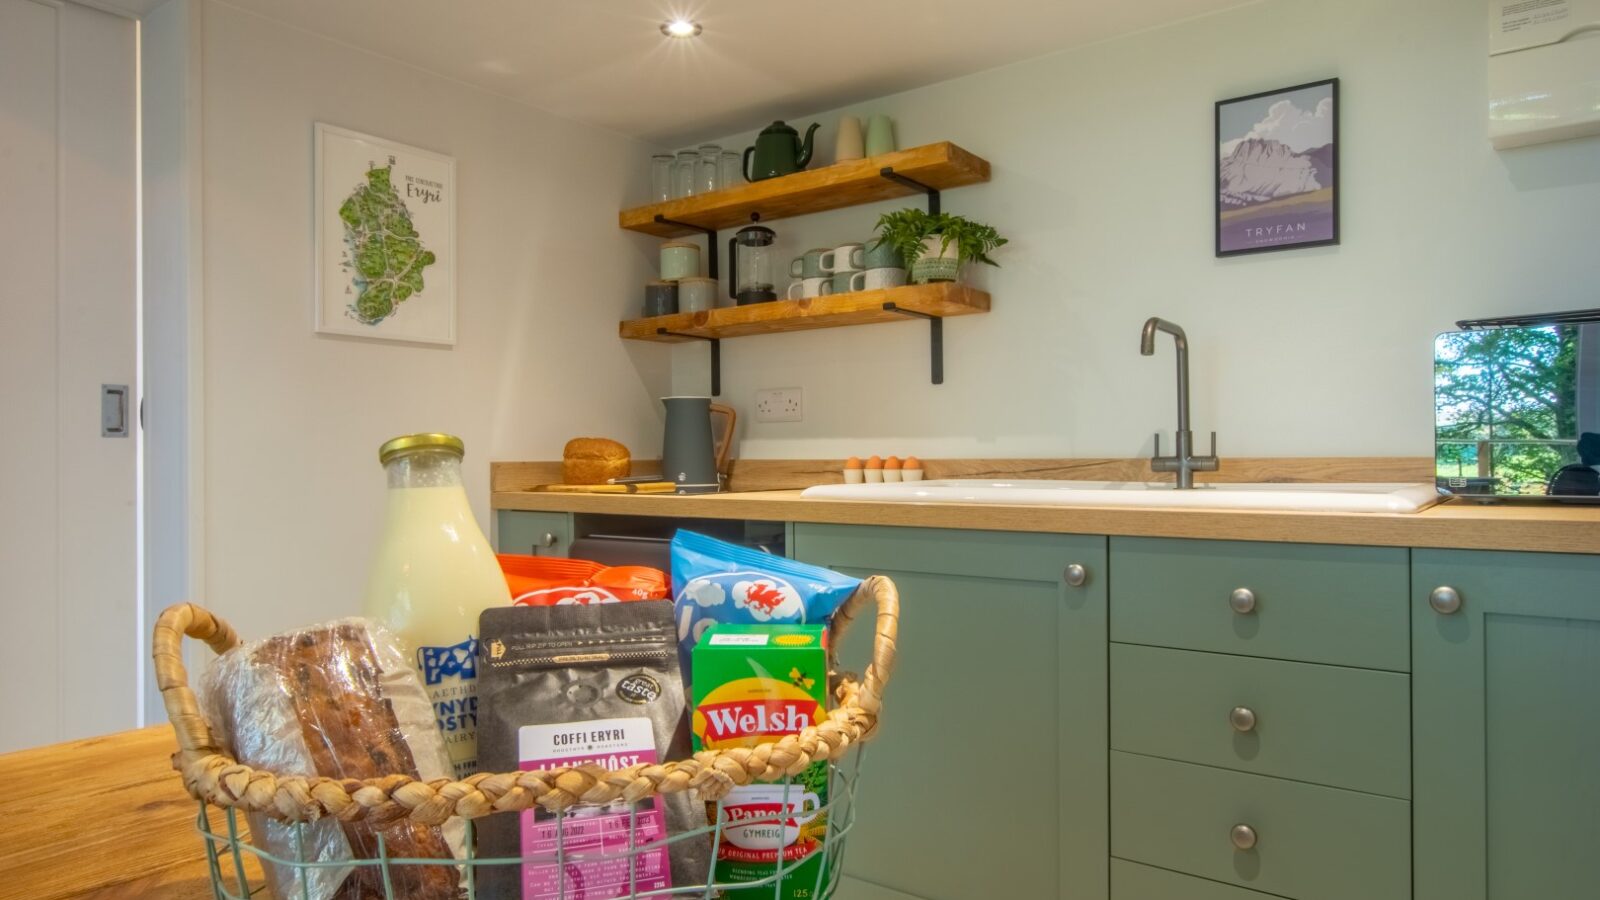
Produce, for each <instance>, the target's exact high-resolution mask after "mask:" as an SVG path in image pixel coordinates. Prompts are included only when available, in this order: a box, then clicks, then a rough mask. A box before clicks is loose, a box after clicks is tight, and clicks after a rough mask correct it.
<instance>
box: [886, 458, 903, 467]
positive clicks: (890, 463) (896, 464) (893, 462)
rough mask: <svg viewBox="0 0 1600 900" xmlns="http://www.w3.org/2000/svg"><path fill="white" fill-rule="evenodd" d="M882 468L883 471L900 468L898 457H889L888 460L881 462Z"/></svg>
mask: <svg viewBox="0 0 1600 900" xmlns="http://www.w3.org/2000/svg"><path fill="white" fill-rule="evenodd" d="M883 467H884V468H885V469H898V468H900V457H898V456H891V457H889V458H888V459H886V460H884V461H883Z"/></svg>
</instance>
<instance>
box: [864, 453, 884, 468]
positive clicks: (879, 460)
mask: <svg viewBox="0 0 1600 900" xmlns="http://www.w3.org/2000/svg"><path fill="white" fill-rule="evenodd" d="M867 468H869V469H881V468H883V457H881V456H869V457H867Z"/></svg>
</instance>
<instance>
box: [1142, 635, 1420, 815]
mask: <svg viewBox="0 0 1600 900" xmlns="http://www.w3.org/2000/svg"><path fill="white" fill-rule="evenodd" d="M1235 709H1239V710H1241V711H1248V712H1240V713H1239V715H1238V717H1237V718H1238V719H1239V720H1240V721H1239V722H1233V721H1232V717H1233V712H1234V710H1235ZM1236 725H1237V726H1238V727H1237V728H1236V727H1235V726H1236ZM1240 729H1243V730H1240ZM1111 746H1112V747H1113V748H1114V749H1117V750H1128V751H1131V752H1134V753H1143V754H1146V755H1149V756H1160V757H1165V758H1167V759H1176V760H1181V761H1184V762H1193V763H1204V764H1206V765H1209V766H1221V767H1222V768H1225V769H1237V770H1239V771H1241V772H1254V773H1256V774H1259V775H1275V776H1278V777H1282V778H1293V779H1295V780H1297V781H1310V782H1313V783H1316V784H1326V785H1332V786H1333V787H1342V788H1351V789H1353V790H1358V791H1367V792H1369V793H1374V794H1386V795H1388V796H1390V797H1401V798H1409V797H1410V796H1411V678H1410V676H1408V675H1402V674H1399V673H1396V672H1377V671H1373V670H1372V669H1348V668H1341V667H1338V666H1325V665H1318V664H1313V663H1296V662H1282V661H1280V660H1275V659H1253V658H1251V657H1248V656H1229V655H1226V654H1222V653H1200V652H1196V651H1193V650H1169V649H1166V648H1163V647H1142V646H1138V645H1135V644H1112V645H1111Z"/></svg>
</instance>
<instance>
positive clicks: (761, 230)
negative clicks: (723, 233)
mask: <svg viewBox="0 0 1600 900" xmlns="http://www.w3.org/2000/svg"><path fill="white" fill-rule="evenodd" d="M777 237H778V235H777V232H774V231H773V230H772V229H771V228H768V227H766V226H765V225H746V226H745V227H743V228H741V229H739V230H738V231H737V232H735V233H734V235H733V237H731V238H728V296H729V297H732V298H733V299H734V300H735V301H737V302H738V304H739V305H740V306H747V305H749V304H751V303H766V302H768V301H771V300H776V299H778V291H777V288H776V287H774V284H775V281H774V278H773V272H774V263H773V254H775V253H776V252H777V251H776V250H775V249H774V248H773V246H772V244H773V241H775V240H777Z"/></svg>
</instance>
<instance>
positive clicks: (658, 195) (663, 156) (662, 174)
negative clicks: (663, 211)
mask: <svg viewBox="0 0 1600 900" xmlns="http://www.w3.org/2000/svg"><path fill="white" fill-rule="evenodd" d="M671 199H672V154H671V153H657V154H655V155H654V156H652V157H650V202H651V203H661V202H662V201H665V200H671Z"/></svg>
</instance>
